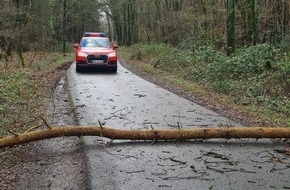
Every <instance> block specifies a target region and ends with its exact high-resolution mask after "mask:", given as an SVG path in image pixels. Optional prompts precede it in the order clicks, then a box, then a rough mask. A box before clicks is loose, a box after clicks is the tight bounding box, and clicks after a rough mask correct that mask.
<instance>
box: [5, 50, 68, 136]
mask: <svg viewBox="0 0 290 190" xmlns="http://www.w3.org/2000/svg"><path fill="white" fill-rule="evenodd" d="M24 57H25V62H26V66H25V67H21V66H20V64H19V60H18V59H17V56H16V55H15V56H12V58H11V60H10V61H9V62H3V61H0V68H1V70H0V118H1V120H0V136H4V135H8V134H11V133H17V132H20V131H22V132H23V131H25V130H27V129H29V128H34V127H38V126H40V125H42V124H43V123H44V122H45V119H46V117H47V116H46V103H47V102H48V100H49V99H50V98H52V94H53V91H54V88H55V86H56V84H57V82H58V81H59V79H60V78H61V77H62V76H63V75H64V72H65V71H66V69H67V68H68V67H69V65H70V64H71V62H72V60H73V54H67V56H63V55H62V54H60V53H45V52H26V53H25V55H24Z"/></svg>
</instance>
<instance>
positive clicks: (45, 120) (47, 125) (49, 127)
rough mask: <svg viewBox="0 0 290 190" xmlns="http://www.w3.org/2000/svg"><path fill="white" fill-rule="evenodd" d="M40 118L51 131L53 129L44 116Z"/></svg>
mask: <svg viewBox="0 0 290 190" xmlns="http://www.w3.org/2000/svg"><path fill="white" fill-rule="evenodd" d="M39 117H40V118H41V119H42V121H43V122H44V124H45V126H46V127H47V128H49V129H51V127H50V126H49V125H48V123H47V122H46V120H45V119H44V118H43V117H42V116H39Z"/></svg>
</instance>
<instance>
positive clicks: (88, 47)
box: [74, 32, 118, 73]
mask: <svg viewBox="0 0 290 190" xmlns="http://www.w3.org/2000/svg"><path fill="white" fill-rule="evenodd" d="M74 47H75V48H76V71H77V72H79V71H80V70H81V68H92V67H95V68H106V69H108V70H109V71H111V72H114V73H115V72H117V52H116V51H115V49H116V48H118V46H117V45H112V44H111V42H110V40H109V39H108V38H107V37H106V35H105V34H104V33H93V32H85V33H84V36H83V37H82V40H81V42H80V43H79V44H75V45H74Z"/></svg>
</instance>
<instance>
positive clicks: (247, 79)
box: [132, 40, 290, 116]
mask: <svg viewBox="0 0 290 190" xmlns="http://www.w3.org/2000/svg"><path fill="white" fill-rule="evenodd" d="M178 47H179V48H175V47H173V46H170V45H167V44H145V45H141V44H138V45H135V46H133V48H132V49H133V50H134V51H133V52H139V54H141V55H142V56H141V58H140V57H139V58H140V59H142V58H145V59H147V58H148V57H149V58H150V59H155V60H158V67H157V68H158V69H162V70H166V71H169V72H173V73H175V74H177V75H179V76H180V77H183V78H184V79H187V80H190V81H193V82H195V83H198V84H201V85H203V86H205V87H207V88H210V89H212V90H214V91H216V92H218V93H223V94H226V95H230V96H233V97H234V98H235V100H236V102H237V103H238V104H240V105H256V106H263V107H264V108H265V109H269V110H271V111H274V112H276V113H278V112H279V113H282V114H286V115H288V116H290V101H289V98H290V54H289V53H288V54H286V53H282V51H281V50H280V49H277V48H276V47H274V46H272V45H269V44H259V45H256V46H251V47H243V48H239V49H237V51H236V52H235V53H234V54H232V55H231V56H230V57H226V56H224V55H223V54H222V53H220V52H219V51H217V50H215V49H214V48H213V47H211V46H205V45H203V46H201V45H200V43H199V42H196V43H195V41H194V40H189V41H188V44H187V43H186V42H183V43H182V44H180V46H178ZM154 64H155V65H154V66H156V62H154Z"/></svg>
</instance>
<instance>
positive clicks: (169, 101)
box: [68, 64, 290, 190]
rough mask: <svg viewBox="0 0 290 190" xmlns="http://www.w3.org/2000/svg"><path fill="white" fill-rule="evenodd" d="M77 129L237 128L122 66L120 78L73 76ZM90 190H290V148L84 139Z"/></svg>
mask: <svg viewBox="0 0 290 190" xmlns="http://www.w3.org/2000/svg"><path fill="white" fill-rule="evenodd" d="M68 83H69V92H70V96H71V100H72V104H73V107H75V108H76V109H75V116H76V119H77V121H78V124H79V125H98V120H100V121H101V122H102V123H103V124H104V125H106V126H109V127H114V128H119V129H151V127H153V128H158V129H170V128H174V127H177V126H178V125H179V126H181V127H183V128H191V127H204V126H205V125H207V126H208V127H216V126H219V125H221V124H222V125H235V126H237V125H238V124H236V123H234V122H232V121H229V120H228V119H227V118H225V117H222V116H220V115H218V114H216V113H214V112H212V111H210V110H207V109H205V108H203V107H201V106H199V105H197V104H195V103H193V102H190V101H188V100H185V99H183V98H180V97H178V96H177V95H175V94H173V93H171V92H169V91H167V90H164V89H162V88H160V87H158V86H156V85H154V84H152V83H149V82H148V81H145V80H143V79H141V78H139V77H138V76H136V75H134V74H132V73H131V72H130V71H128V70H126V69H125V68H123V67H122V66H121V65H119V68H118V72H117V73H116V74H110V73H102V72H101V73H100V72H93V73H87V72H84V73H76V72H75V65H74V64H73V65H72V66H71V68H70V69H69V70H68ZM83 141H84V146H83V148H84V159H85V163H86V172H87V187H86V189H124V190H129V189H255V190H257V189H290V156H289V155H286V154H283V153H278V152H277V151H276V150H282V149H283V148H289V145H287V144H283V143H272V141H270V140H258V141H256V140H255V139H251V140H245V139H240V140H225V139H215V140H200V141H186V142H155V143H154V144H152V143H151V142H148V141H147V142H144V141H142V142H140V141H139V142H136V141H135V142H132V141H113V143H112V144H110V140H109V139H106V138H100V137H83Z"/></svg>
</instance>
